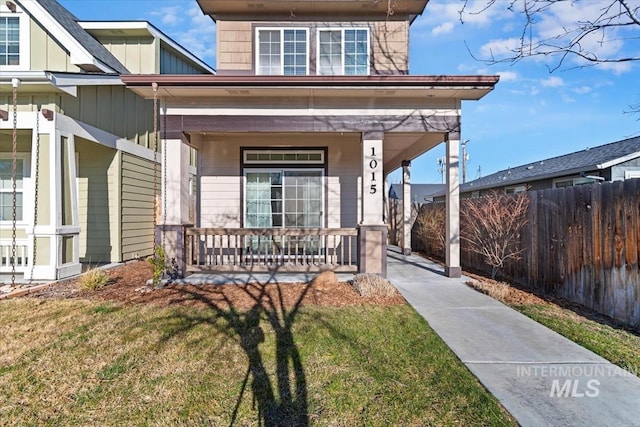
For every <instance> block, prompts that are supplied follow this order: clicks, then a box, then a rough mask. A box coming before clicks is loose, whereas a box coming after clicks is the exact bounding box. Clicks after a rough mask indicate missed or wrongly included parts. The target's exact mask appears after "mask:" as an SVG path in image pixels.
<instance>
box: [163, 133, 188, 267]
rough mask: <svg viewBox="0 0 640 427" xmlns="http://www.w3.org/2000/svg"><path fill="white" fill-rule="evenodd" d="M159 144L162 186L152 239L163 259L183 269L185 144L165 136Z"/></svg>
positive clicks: (186, 211)
mask: <svg viewBox="0 0 640 427" xmlns="http://www.w3.org/2000/svg"><path fill="white" fill-rule="evenodd" d="M162 143H163V153H162V167H161V168H160V170H161V174H160V177H159V182H158V184H159V185H160V187H161V189H162V197H161V201H162V206H161V207H160V212H161V218H159V220H158V224H159V225H160V226H159V227H158V229H157V230H156V233H157V234H156V241H157V243H158V245H162V246H163V249H164V251H165V254H166V257H167V260H169V261H170V260H171V259H175V260H176V261H177V263H178V269H179V270H180V271H181V272H184V260H183V253H184V228H185V226H192V225H193V224H191V223H190V221H189V206H190V204H191V198H190V195H189V178H190V176H191V175H190V171H189V159H190V158H189V146H188V145H187V144H185V143H184V141H182V140H181V139H167V140H165V141H163V142H162Z"/></svg>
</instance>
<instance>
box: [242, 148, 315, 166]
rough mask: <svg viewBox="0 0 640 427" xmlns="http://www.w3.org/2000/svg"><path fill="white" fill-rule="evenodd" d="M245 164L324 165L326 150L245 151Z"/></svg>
mask: <svg viewBox="0 0 640 427" xmlns="http://www.w3.org/2000/svg"><path fill="white" fill-rule="evenodd" d="M244 163H245V164H265V163H280V164H283V163H295V164H324V150H273V151H271V150H245V151H244Z"/></svg>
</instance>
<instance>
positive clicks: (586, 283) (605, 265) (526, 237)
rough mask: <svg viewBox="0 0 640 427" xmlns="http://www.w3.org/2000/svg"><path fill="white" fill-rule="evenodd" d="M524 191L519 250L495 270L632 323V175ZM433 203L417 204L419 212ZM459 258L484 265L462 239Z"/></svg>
mask: <svg viewBox="0 0 640 427" xmlns="http://www.w3.org/2000/svg"><path fill="white" fill-rule="evenodd" d="M529 196H530V204H529V210H528V215H529V221H528V224H527V225H526V226H525V227H524V229H523V230H522V233H521V237H520V244H521V247H522V248H523V249H524V252H523V253H522V258H521V259H520V260H517V261H509V262H508V263H507V264H506V266H505V268H504V269H503V270H502V271H501V275H503V276H504V277H506V278H508V279H510V280H512V281H514V282H515V283H518V284H521V285H524V286H526V287H528V288H530V289H534V290H538V291H542V292H545V293H548V294H550V295H554V296H558V297H562V298H566V299H567V300H569V301H572V302H576V303H578V304H581V305H583V306H585V307H588V308H590V309H592V310H593V311H595V312H598V313H601V314H604V315H606V316H609V317H611V318H613V319H616V320H618V321H620V322H622V323H624V324H626V325H628V326H631V327H639V326H640V272H639V268H638V265H639V258H640V252H639V250H638V249H639V248H640V221H639V218H640V179H631V180H626V181H617V182H613V183H602V184H599V183H598V184H592V185H582V186H577V187H567V188H558V189H549V190H540V191H532V192H529ZM474 203H482V199H477V200H474ZM437 208H438V207H437V206H425V207H424V208H423V211H422V213H421V214H422V215H429V210H430V209H437ZM462 228H464V227H462ZM426 246H427V248H428V247H429V245H426ZM434 255H439V254H434ZM461 261H462V264H463V266H465V267H471V268H475V269H478V270H481V271H486V272H490V271H491V267H489V266H488V265H486V263H485V262H484V260H483V259H482V258H481V257H480V256H479V255H478V254H476V253H473V252H471V251H470V249H469V246H468V244H467V243H466V242H465V241H464V239H462V242H461Z"/></svg>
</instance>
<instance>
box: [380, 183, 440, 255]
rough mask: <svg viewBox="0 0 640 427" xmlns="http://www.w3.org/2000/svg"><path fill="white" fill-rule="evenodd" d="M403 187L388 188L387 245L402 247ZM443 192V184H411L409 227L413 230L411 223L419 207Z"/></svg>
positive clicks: (397, 185) (398, 185) (396, 185)
mask: <svg viewBox="0 0 640 427" xmlns="http://www.w3.org/2000/svg"><path fill="white" fill-rule="evenodd" d="M404 187H405V186H404V185H402V184H391V185H390V186H389V197H388V199H389V200H388V206H389V207H388V213H389V215H388V217H387V224H388V225H389V243H390V244H392V245H398V246H402V244H403V242H402V239H403V233H404V229H403V227H404V206H403V192H404ZM444 190H445V185H444V184H411V185H410V188H409V191H410V200H411V216H410V226H411V227H412V228H413V223H414V222H415V219H416V217H417V215H418V211H419V209H420V206H421V205H423V204H424V203H431V202H433V196H434V194H441V193H443V192H444Z"/></svg>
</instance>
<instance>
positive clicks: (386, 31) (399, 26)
mask: <svg viewBox="0 0 640 427" xmlns="http://www.w3.org/2000/svg"><path fill="white" fill-rule="evenodd" d="M371 28H372V30H371V54H372V61H371V62H372V68H373V69H372V70H371V73H372V74H395V73H403V74H404V73H408V71H409V23H408V22H405V21H383V22H375V23H373V24H372V27H371Z"/></svg>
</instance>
